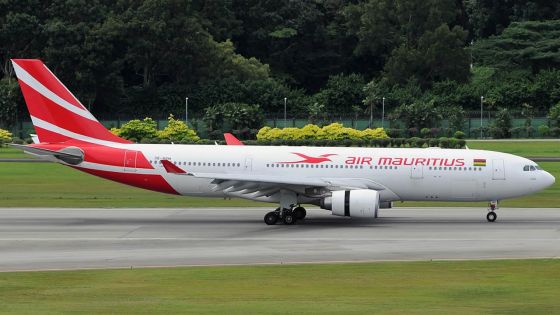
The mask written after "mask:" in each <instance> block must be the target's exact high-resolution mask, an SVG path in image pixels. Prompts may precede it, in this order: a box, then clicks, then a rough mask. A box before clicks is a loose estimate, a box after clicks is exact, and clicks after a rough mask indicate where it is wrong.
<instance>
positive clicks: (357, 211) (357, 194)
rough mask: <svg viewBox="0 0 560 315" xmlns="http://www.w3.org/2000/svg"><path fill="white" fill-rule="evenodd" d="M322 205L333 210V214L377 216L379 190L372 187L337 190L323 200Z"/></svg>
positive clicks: (357, 216) (362, 216)
mask: <svg viewBox="0 0 560 315" xmlns="http://www.w3.org/2000/svg"><path fill="white" fill-rule="evenodd" d="M321 207H322V208H324V209H327V210H332V214H333V215H339V216H346V217H356V218H377V211H378V210H379V192H378V191H376V190H371V189H357V190H337V191H333V192H332V195H331V196H330V197H326V198H324V199H323V201H322V202H321Z"/></svg>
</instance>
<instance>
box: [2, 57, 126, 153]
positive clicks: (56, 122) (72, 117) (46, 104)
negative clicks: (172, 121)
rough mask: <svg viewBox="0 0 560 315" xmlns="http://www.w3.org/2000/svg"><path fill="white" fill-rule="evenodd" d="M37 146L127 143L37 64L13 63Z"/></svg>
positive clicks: (35, 62) (33, 62)
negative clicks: (72, 141)
mask: <svg viewBox="0 0 560 315" xmlns="http://www.w3.org/2000/svg"><path fill="white" fill-rule="evenodd" d="M12 62H13V65H14V69H15V70H16V75H17V77H18V80H19V82H20V87H21V90H22V92H23V96H24V98H25V102H26V104H27V108H28V109H29V112H30V113H31V118H32V120H33V125H34V126H35V127H36V128H37V135H38V138H39V141H40V142H50V143H54V142H60V141H61V139H68V138H70V139H79V140H83V141H87V142H92V143H97V144H103V145H110V144H111V143H130V141H127V140H124V139H121V138H119V137H117V136H115V135H113V134H112V133H111V132H109V130H107V129H106V128H105V127H104V126H103V125H102V124H101V123H99V121H97V119H95V117H93V115H91V113H90V112H89V111H88V110H86V109H85V108H84V106H83V105H82V104H81V103H80V102H79V101H78V100H77V99H76V97H74V95H73V94H72V93H71V92H70V91H69V90H68V89H67V88H66V87H65V86H64V85H63V84H62V83H61V82H60V81H59V80H58V79H57V78H56V77H55V76H54V74H53V73H52V72H51V71H50V70H49V69H48V68H47V67H46V66H45V65H44V64H43V62H42V61H40V60H31V59H16V60H12ZM47 131H48V132H47Z"/></svg>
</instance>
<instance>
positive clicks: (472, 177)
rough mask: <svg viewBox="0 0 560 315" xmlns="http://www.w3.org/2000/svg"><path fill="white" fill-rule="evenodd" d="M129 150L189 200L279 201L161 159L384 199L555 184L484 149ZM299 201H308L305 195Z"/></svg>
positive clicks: (467, 195)
mask: <svg viewBox="0 0 560 315" xmlns="http://www.w3.org/2000/svg"><path fill="white" fill-rule="evenodd" d="M130 147H131V149H132V150H138V151H141V152H142V153H143V154H144V156H145V157H146V158H147V159H148V160H149V162H150V163H151V164H152V165H153V166H154V168H155V170H154V171H155V172H157V173H159V174H161V175H162V176H164V178H165V179H166V181H167V182H169V184H170V185H171V186H172V187H173V188H174V189H175V190H176V191H177V192H179V193H180V194H182V195H191V196H224V195H229V196H238V197H242V198H247V199H255V200H261V201H270V202H273V201H276V200H275V198H272V199H270V197H266V196H265V197H263V196H261V197H259V198H251V196H250V195H244V194H243V193H242V192H232V193H224V192H222V191H219V190H218V191H215V189H214V187H215V185H214V184H213V182H212V180H211V179H207V178H196V177H191V176H177V175H175V174H169V173H167V172H166V171H165V169H164V168H163V166H162V165H161V163H159V161H160V160H162V159H167V160H170V161H172V162H173V163H175V164H176V165H177V166H178V167H180V168H181V169H183V170H185V171H186V172H191V173H218V174H245V175H259V176H282V177H287V178H297V179H301V181H302V182H304V181H305V180H306V179H310V178H320V179H323V180H325V181H329V180H332V181H333V182H334V183H335V184H333V185H340V183H341V182H343V183H348V185H347V186H354V185H365V186H367V187H368V188H369V189H375V190H379V191H380V200H381V201H397V200H401V201H409V200H430V201H482V200H484V201H492V200H501V199H506V198H515V197H519V196H523V195H527V194H531V193H534V192H537V191H539V190H542V189H544V188H546V187H548V186H550V185H551V184H552V183H554V177H553V176H552V175H550V174H549V173H548V172H546V171H543V170H538V169H536V167H538V166H537V165H536V164H535V163H534V162H533V161H531V160H528V159H525V158H522V157H518V156H515V155H511V154H506V153H499V152H492V151H481V150H459V149H439V148H427V149H413V148H410V149H408V148H354V147H351V148H340V147H336V148H334V147H288V146H218V145H214V146H207V145H145V144H132V145H130ZM298 154H303V155H305V156H304V157H302V155H298ZM475 161H478V163H475ZM481 161H484V162H481ZM526 166H533V170H524V167H525V169H527V167H526ZM128 171H129V172H134V171H135V170H134V169H132V168H129V169H128ZM332 189H336V188H335V187H333V188H331V190H332ZM300 201H301V202H305V201H307V199H306V197H305V193H304V192H302V193H301V195H300Z"/></svg>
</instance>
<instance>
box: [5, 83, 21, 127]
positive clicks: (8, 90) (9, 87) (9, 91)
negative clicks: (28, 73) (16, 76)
mask: <svg viewBox="0 0 560 315" xmlns="http://www.w3.org/2000/svg"><path fill="white" fill-rule="evenodd" d="M20 98H21V93H20V92H19V87H18V85H17V83H16V81H14V80H10V79H9V78H6V79H2V80H0V128H10V127H12V126H13V125H14V124H15V123H16V119H17V112H18V109H17V108H18V101H20Z"/></svg>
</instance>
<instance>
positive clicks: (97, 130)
mask: <svg viewBox="0 0 560 315" xmlns="http://www.w3.org/2000/svg"><path fill="white" fill-rule="evenodd" d="M20 88H21V90H22V92H23V94H24V95H25V100H26V102H28V103H31V104H35V106H29V113H30V114H31V116H33V117H35V118H39V119H41V120H44V121H48V122H50V123H51V124H53V125H55V126H57V127H60V128H64V129H66V130H68V131H71V132H74V133H78V134H83V135H86V134H87V135H89V136H90V137H93V138H97V139H100V140H106V141H114V142H120V143H127V141H124V140H123V139H121V138H119V137H117V136H115V135H113V134H112V133H110V132H107V128H105V127H104V126H103V125H101V124H100V123H99V122H97V121H92V120H90V119H87V118H84V117H83V116H80V115H77V114H76V113H74V112H70V111H68V110H67V109H65V108H63V107H60V106H57V104H56V103H54V102H53V101H52V100H50V99H48V98H46V97H45V96H43V95H41V94H40V93H38V92H37V91H35V90H34V89H32V88H31V87H29V86H28V85H27V84H25V83H24V82H20ZM37 105H40V106H37ZM68 122H74V123H72V124H69V123H68ZM42 133H43V132H42V131H41V132H39V131H37V134H38V136H39V139H40V140H41V141H43V140H42V139H47V138H48V137H45V136H44V135H42ZM49 142H54V141H49Z"/></svg>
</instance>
